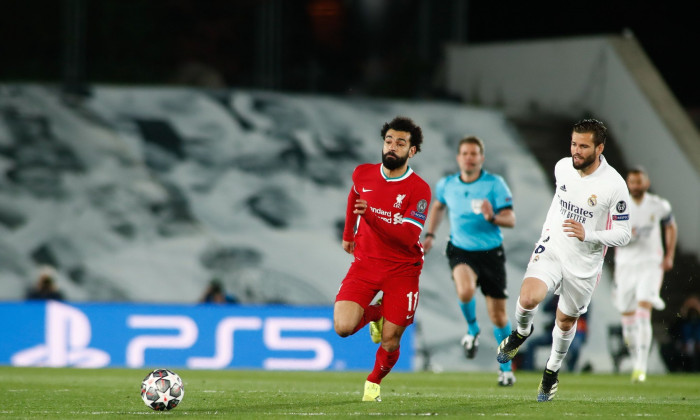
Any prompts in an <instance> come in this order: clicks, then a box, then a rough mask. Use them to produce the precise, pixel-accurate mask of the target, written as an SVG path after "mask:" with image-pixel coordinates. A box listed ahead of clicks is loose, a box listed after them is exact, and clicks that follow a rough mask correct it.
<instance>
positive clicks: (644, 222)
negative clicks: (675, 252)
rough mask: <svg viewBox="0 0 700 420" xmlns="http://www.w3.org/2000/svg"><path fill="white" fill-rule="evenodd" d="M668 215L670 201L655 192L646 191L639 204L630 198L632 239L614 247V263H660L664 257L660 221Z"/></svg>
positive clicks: (663, 221) (667, 218)
mask: <svg viewBox="0 0 700 420" xmlns="http://www.w3.org/2000/svg"><path fill="white" fill-rule="evenodd" d="M671 218H672V215H671V204H670V203H669V202H668V201H667V200H665V199H663V198H661V197H659V196H658V195H655V194H650V193H645V194H644V196H643V197H642V202H641V203H639V204H637V203H636V202H635V201H634V200H632V201H630V224H631V225H632V239H631V240H630V242H629V244H627V245H626V246H623V247H620V248H618V249H616V250H615V264H616V265H618V264H619V265H631V264H641V263H647V262H651V263H655V264H659V265H660V264H661V262H662V261H663V259H664V248H663V244H662V242H661V225H662V223H663V224H665V223H667V222H669V221H670V220H671Z"/></svg>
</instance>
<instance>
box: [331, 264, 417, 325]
mask: <svg viewBox="0 0 700 420" xmlns="http://www.w3.org/2000/svg"><path fill="white" fill-rule="evenodd" d="M422 268H423V264H422V263H418V264H416V265H406V264H396V265H393V264H387V263H386V262H385V261H382V263H381V264H372V263H371V262H365V261H364V260H363V261H359V260H355V261H354V262H353V263H352V265H351V266H350V269H349V270H348V273H347V274H346V276H345V278H344V279H343V282H342V283H341V285H340V290H339V291H338V294H337V295H336V297H335V301H336V302H338V301H341V300H349V301H352V302H355V303H357V304H358V305H360V306H362V308H363V309H366V308H367V306H368V305H369V304H370V303H371V302H372V299H374V297H375V296H376V295H377V293H378V292H379V291H380V290H381V291H382V292H383V297H382V315H383V316H384V318H385V319H387V320H388V321H390V322H391V323H393V324H396V325H401V326H403V327H406V326H409V325H411V324H412V323H413V319H414V315H415V313H416V308H417V307H418V278H419V277H420V272H421V269H422Z"/></svg>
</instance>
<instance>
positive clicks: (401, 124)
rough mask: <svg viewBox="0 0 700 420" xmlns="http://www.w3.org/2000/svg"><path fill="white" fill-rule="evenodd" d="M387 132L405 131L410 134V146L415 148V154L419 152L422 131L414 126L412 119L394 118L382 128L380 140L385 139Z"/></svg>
mask: <svg viewBox="0 0 700 420" xmlns="http://www.w3.org/2000/svg"><path fill="white" fill-rule="evenodd" d="M389 130H396V131H405V132H407V133H409V134H411V138H410V142H411V146H415V148H416V153H418V152H420V145H421V144H422V143H423V130H421V128H420V127H419V126H418V125H416V124H415V123H414V122H413V120H412V119H410V118H407V117H396V118H394V119H393V120H391V122H388V123H384V125H383V126H382V139H383V138H384V137H386V132H387V131H389Z"/></svg>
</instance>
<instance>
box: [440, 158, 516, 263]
mask: <svg viewBox="0 0 700 420" xmlns="http://www.w3.org/2000/svg"><path fill="white" fill-rule="evenodd" d="M436 199H437V200H438V201H439V202H441V203H442V204H444V205H446V206H447V212H448V216H449V220H450V241H451V242H452V244H453V245H454V246H456V247H458V248H461V249H464V250H466V251H486V250H489V249H493V248H496V247H498V246H500V245H501V244H502V243H503V234H502V233H501V229H500V228H499V227H498V226H496V225H495V224H493V223H490V222H487V221H486V219H484V216H483V215H482V214H481V204H482V202H483V200H489V201H490V202H491V206H492V207H493V210H494V214H496V213H498V212H499V211H501V210H503V209H507V208H512V207H513V195H512V194H511V192H510V189H509V188H508V185H507V184H506V182H505V181H504V180H503V178H502V177H501V176H499V175H496V174H492V173H489V172H488V171H486V170H484V169H482V170H481V175H480V176H479V178H478V179H477V180H476V181H473V182H469V183H467V182H464V181H462V179H461V178H460V174H459V173H456V174H453V175H448V176H446V177H444V178H442V179H440V180H439V181H438V183H437V185H436Z"/></svg>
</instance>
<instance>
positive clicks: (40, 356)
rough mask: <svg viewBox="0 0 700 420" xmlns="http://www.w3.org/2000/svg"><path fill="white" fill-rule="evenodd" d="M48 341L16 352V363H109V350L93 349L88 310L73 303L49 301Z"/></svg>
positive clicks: (47, 309)
mask: <svg viewBox="0 0 700 420" xmlns="http://www.w3.org/2000/svg"><path fill="white" fill-rule="evenodd" d="M44 337H45V342H44V343H43V344H38V345H36V346H34V347H30V348H28V349H25V350H21V351H19V352H17V353H15V354H14V355H12V358H11V363H12V365H14V366H49V367H59V366H75V367H83V368H98V367H104V366H107V365H108V364H109V361H110V357H109V354H107V353H106V352H104V351H102V350H99V349H95V348H90V347H88V345H89V344H90V340H91V338H92V329H91V327H90V321H89V320H88V318H87V316H85V314H84V313H82V312H81V311H79V310H78V309H76V308H73V307H72V306H69V305H66V304H63V303H60V302H56V301H48V302H47V303H46V321H45V334H44Z"/></svg>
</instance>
